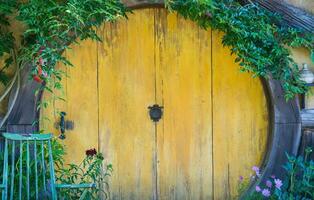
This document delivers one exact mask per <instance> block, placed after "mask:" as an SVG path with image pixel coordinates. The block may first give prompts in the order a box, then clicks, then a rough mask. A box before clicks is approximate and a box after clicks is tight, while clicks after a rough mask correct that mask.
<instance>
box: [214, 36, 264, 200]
mask: <svg viewBox="0 0 314 200" xmlns="http://www.w3.org/2000/svg"><path fill="white" fill-rule="evenodd" d="M221 37H222V34H219V33H218V32H213V41H212V43H213V49H212V53H213V57H212V59H213V113H214V115H213V128H214V129H213V134H214V135H213V145H214V146H213V148H214V150H213V155H214V183H213V184H214V198H215V199H229V198H231V197H234V196H235V195H236V190H237V184H238V180H239V176H241V175H242V176H246V177H248V176H249V175H250V173H252V171H251V168H252V166H253V165H260V164H261V162H262V158H263V156H264V153H265V150H266V147H267V138H268V121H269V115H268V108H267V102H266V97H265V93H264V91H263V87H262V83H261V81H260V80H259V79H258V78H256V79H253V78H252V75H251V74H249V73H241V72H240V71H239V69H240V68H239V65H238V64H235V62H234V59H235V56H230V51H229V49H228V48H225V47H223V46H222V44H221Z"/></svg>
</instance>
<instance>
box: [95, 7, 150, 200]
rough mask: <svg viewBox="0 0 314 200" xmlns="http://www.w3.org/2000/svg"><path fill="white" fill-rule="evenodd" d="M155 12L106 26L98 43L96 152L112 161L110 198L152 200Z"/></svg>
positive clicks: (134, 16)
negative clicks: (151, 117)
mask: <svg viewBox="0 0 314 200" xmlns="http://www.w3.org/2000/svg"><path fill="white" fill-rule="evenodd" d="M152 16H154V10H143V11H142V12H136V14H135V15H131V16H130V19H129V20H128V21H121V22H119V23H118V24H107V25H106V26H104V27H103V28H102V29H101V35H103V40H104V43H103V44H100V45H99V55H98V57H99V63H98V69H99V136H100V138H99V140H100V151H101V152H103V153H104V156H105V158H106V159H107V160H109V161H110V162H112V163H113V166H114V173H113V176H112V178H111V182H110V188H111V192H110V193H111V198H112V199H155V196H156V193H155V191H154V188H155V177H156V174H155V172H154V171H155V170H154V165H153V163H154V159H155V158H154V155H155V152H156V149H155V140H156V138H155V137H156V136H155V127H154V125H153V123H151V121H150V119H149V116H148V114H147V111H148V109H147V107H148V106H149V105H151V104H152V103H154V101H155V80H154V76H155V67H154V18H153V17H152Z"/></svg>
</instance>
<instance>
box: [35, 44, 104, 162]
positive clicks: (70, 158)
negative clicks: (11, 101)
mask: <svg viewBox="0 0 314 200" xmlns="http://www.w3.org/2000/svg"><path fill="white" fill-rule="evenodd" d="M96 52H97V44H96V42H93V41H91V40H87V41H84V42H82V43H81V44H80V45H76V44H73V45H72V46H71V49H70V50H68V51H66V53H65V54H66V57H67V58H68V59H69V60H71V62H72V64H73V65H74V66H75V67H73V68H72V67H64V66H62V65H60V66H59V69H62V70H65V72H66V76H67V77H66V78H64V80H63V83H62V84H63V86H64V88H63V90H62V91H61V92H59V93H57V95H59V97H62V98H64V99H65V101H62V100H59V99H55V100H54V99H49V97H48V96H49V94H47V93H45V94H44V97H43V98H44V99H47V100H51V105H50V106H49V107H48V109H42V110H41V112H42V113H41V116H43V117H48V119H44V118H42V123H41V130H44V131H45V132H47V131H48V132H53V133H54V134H55V135H57V136H58V135H59V134H60V131H59V130H58V129H56V127H55V123H58V122H59V121H60V112H61V111H65V112H66V113H67V115H66V116H65V119H66V120H71V121H73V122H74V129H73V130H66V133H65V134H66V139H65V140H63V141H62V143H64V144H65V146H66V150H67V153H68V155H67V157H66V161H67V162H68V163H72V162H74V163H80V162H81V161H82V160H83V158H84V157H85V151H86V150H87V149H90V148H96V149H98V98H97V94H98V88H97V53H96ZM50 97H51V96H50Z"/></svg>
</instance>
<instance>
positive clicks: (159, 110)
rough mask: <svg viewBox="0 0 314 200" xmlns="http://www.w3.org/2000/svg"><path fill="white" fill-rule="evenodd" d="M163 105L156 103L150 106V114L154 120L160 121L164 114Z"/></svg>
mask: <svg viewBox="0 0 314 200" xmlns="http://www.w3.org/2000/svg"><path fill="white" fill-rule="evenodd" d="M163 108H164V107H163V106H159V105H158V104H154V105H152V106H148V109H149V116H150V119H151V120H152V121H153V122H158V121H159V120H160V119H161V117H162V114H163Z"/></svg>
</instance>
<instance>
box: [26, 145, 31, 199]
mask: <svg viewBox="0 0 314 200" xmlns="http://www.w3.org/2000/svg"><path fill="white" fill-rule="evenodd" d="M29 184H30V182H29V142H28V141H26V188H27V189H26V195H27V200H29V195H30V192H29Z"/></svg>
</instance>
